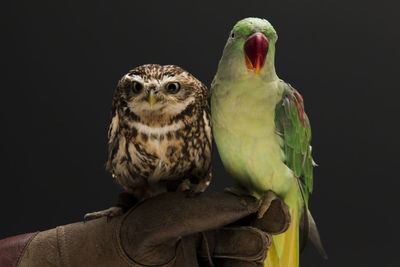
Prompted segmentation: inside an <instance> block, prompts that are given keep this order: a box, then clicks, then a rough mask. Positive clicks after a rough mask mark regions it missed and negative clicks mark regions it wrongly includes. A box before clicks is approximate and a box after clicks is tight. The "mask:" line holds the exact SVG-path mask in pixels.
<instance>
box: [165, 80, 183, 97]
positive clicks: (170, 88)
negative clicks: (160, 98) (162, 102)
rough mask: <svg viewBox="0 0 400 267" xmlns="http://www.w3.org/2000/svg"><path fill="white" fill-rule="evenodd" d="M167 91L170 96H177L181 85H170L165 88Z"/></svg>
mask: <svg viewBox="0 0 400 267" xmlns="http://www.w3.org/2000/svg"><path fill="white" fill-rule="evenodd" d="M165 89H166V90H167V92H168V93H170V94H176V93H178V92H179V90H180V89H181V85H180V84H179V83H176V82H175V83H168V84H167V85H166V86H165Z"/></svg>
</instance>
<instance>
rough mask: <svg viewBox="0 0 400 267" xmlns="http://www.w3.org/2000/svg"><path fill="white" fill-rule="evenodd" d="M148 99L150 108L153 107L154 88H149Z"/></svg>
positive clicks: (154, 98) (154, 100)
mask: <svg viewBox="0 0 400 267" xmlns="http://www.w3.org/2000/svg"><path fill="white" fill-rule="evenodd" d="M148 101H149V105H150V108H153V106H154V104H155V103H156V96H155V94H154V90H150V94H149V99H148Z"/></svg>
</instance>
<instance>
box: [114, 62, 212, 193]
mask: <svg viewBox="0 0 400 267" xmlns="http://www.w3.org/2000/svg"><path fill="white" fill-rule="evenodd" d="M111 116H112V119H111V124H110V128H109V134H108V138H109V142H108V161H107V170H109V171H110V172H111V173H112V176H113V177H114V178H115V179H116V180H117V182H118V183H119V184H120V185H121V186H122V187H123V188H124V189H125V190H126V191H127V192H128V193H130V194H132V195H133V196H135V198H137V199H144V198H147V197H151V196H154V195H157V194H160V193H162V192H166V191H186V190H190V191H192V192H202V191H204V190H205V189H206V187H207V186H208V185H209V183H210V179H211V146H212V141H211V126H210V107H209V94H208V90H207V88H206V86H205V85H204V84H202V83H201V82H200V81H199V80H197V79H196V78H195V77H193V76H192V75H191V74H190V73H189V72H187V71H185V70H183V69H182V68H180V67H178V66H174V65H166V66H161V65H156V64H149V65H143V66H140V67H137V68H135V69H133V70H131V71H129V72H128V73H127V74H126V75H125V76H123V77H122V79H121V80H120V81H119V82H118V85H117V89H116V91H115V95H114V98H113V103H112V111H111Z"/></svg>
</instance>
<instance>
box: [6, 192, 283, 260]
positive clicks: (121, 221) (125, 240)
mask: <svg viewBox="0 0 400 267" xmlns="http://www.w3.org/2000/svg"><path fill="white" fill-rule="evenodd" d="M259 205H260V202H259V201H257V200H255V199H254V198H251V197H248V198H246V197H238V196H235V195H232V194H228V193H203V194H199V195H197V196H194V197H187V196H186V195H185V194H184V193H182V192H180V193H166V194H162V195H159V196H156V197H154V198H151V199H147V200H145V201H143V202H140V203H138V204H137V205H136V206H134V207H133V208H132V209H130V210H129V211H128V212H126V213H125V214H124V215H123V216H117V217H114V218H112V219H111V220H110V221H109V222H107V219H106V218H100V219H96V220H91V221H88V222H86V223H82V222H81V223H74V224H70V225H66V226H59V227H57V228H55V229H51V230H48V231H44V232H40V233H39V234H37V235H36V236H35V237H34V238H33V239H32V240H31V241H30V243H29V244H28V245H27V246H26V247H25V249H24V250H23V252H22V253H21V254H22V256H21V257H20V259H19V264H18V266H30V267H34V266H43V267H45V266H179V267H181V266H182V267H184V266H190V267H195V266H200V267H201V266H231V267H239V266H240V267H245V266H262V262H263V261H264V259H265V257H266V255H267V251H268V247H269V245H270V243H271V236H270V234H269V233H268V232H269V231H271V230H272V231H271V233H276V232H281V231H284V230H285V228H287V222H288V221H289V220H290V218H289V217H287V216H286V215H285V214H288V213H287V211H285V210H286V209H287V207H286V205H285V204H283V202H281V201H280V200H276V201H275V200H274V201H273V202H272V204H271V208H270V211H271V212H273V213H274V214H275V215H276V214H278V215H277V216H276V218H268V215H271V214H272V213H269V211H267V212H266V214H265V216H264V217H263V218H262V219H260V220H257V219H256V216H255V215H254V214H255V213H256V212H257V210H258V208H259ZM273 209H276V210H275V211H274V210H273ZM275 215H274V216H275ZM243 223H246V225H244V224H243ZM0 255H1V253H0ZM5 267H6V266H5Z"/></svg>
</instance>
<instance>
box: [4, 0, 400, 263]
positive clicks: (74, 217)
mask: <svg viewBox="0 0 400 267" xmlns="http://www.w3.org/2000/svg"><path fill="white" fill-rule="evenodd" d="M3 5H4V4H2V7H1V9H0V10H1V11H0V15H1V16H0V17H1V27H2V29H1V50H0V51H1V54H2V55H1V67H2V71H1V80H0V82H1V97H0V101H1V102H0V116H1V117H0V118H1V131H0V140H1V161H0V168H1V182H0V208H1V213H0V214H1V215H0V218H1V228H0V238H3V237H6V236H10V235H14V234H18V233H23V232H31V231H36V230H44V229H48V228H52V227H55V226H57V225H62V224H67V223H71V222H75V221H79V220H81V219H82V218H83V215H84V214H85V213H86V212H90V211H95V210H100V209H104V208H107V207H109V206H111V205H112V204H114V202H115V199H116V195H117V193H118V192H119V191H120V188H119V186H118V185H117V184H116V183H115V182H113V180H112V178H111V177H110V175H109V174H108V173H106V172H105V170H104V166H105V164H104V163H105V160H106V142H107V140H106V132H107V127H108V122H109V110H110V106H111V99H112V95H113V91H114V88H115V85H116V83H117V81H118V79H119V78H120V77H121V76H122V75H123V74H125V73H126V72H127V71H128V70H129V69H131V68H133V67H135V66H138V65H141V64H145V63H160V64H176V65H180V66H182V67H184V68H185V69H187V70H188V71H190V72H191V73H193V74H194V75H195V76H196V77H198V78H199V79H200V80H202V81H203V82H204V83H205V84H207V85H210V83H211V80H212V78H213V75H214V74H215V71H216V67H217V63H218V60H219V58H220V56H221V53H222V49H223V47H224V44H225V41H226V39H227V37H228V34H229V31H230V29H231V28H232V26H233V25H234V24H235V22H236V21H237V20H239V19H241V18H244V17H248V16H258V17H263V18H267V19H268V20H269V21H270V22H271V23H272V24H273V25H274V26H275V29H276V30H277V32H278V35H279V41H278V43H277V54H276V67H277V72H278V75H279V76H280V78H282V79H284V80H286V81H288V82H290V83H291V84H292V85H293V86H294V87H295V88H297V89H298V90H299V91H300V92H301V94H302V95H303V96H304V98H305V103H306V111H307V113H308V114H309V118H310V121H311V125H312V128H313V142H312V145H313V155H314V158H315V160H316V161H317V162H318V163H319V167H318V168H316V169H315V185H314V194H313V195H312V198H311V204H310V207H311V211H312V213H313V215H314V218H315V219H316V221H317V223H318V225H319V229H320V232H321V236H322V238H323V241H324V244H325V246H326V249H327V251H328V254H329V257H330V259H329V260H328V261H324V260H322V259H321V258H320V257H319V255H318V254H317V253H316V250H315V249H314V248H313V247H312V246H308V247H307V248H306V250H305V252H304V253H303V255H302V258H301V259H302V260H301V261H302V265H303V266H395V265H397V264H398V262H397V261H395V259H396V258H397V257H396V256H397V254H398V251H397V250H398V248H399V247H398V238H399V231H398V220H397V217H398V216H397V215H396V214H397V212H396V210H397V209H398V207H397V206H398V203H399V200H398V196H399V185H400V182H399V174H398V166H399V152H398V151H399V149H400V146H399V138H398V136H399V133H398V123H399V120H398V117H399V116H398V115H399V110H398V105H397V103H398V101H399V86H398V83H397V79H398V76H399V67H398V62H399V45H400V42H399V30H398V27H399V22H398V21H397V19H396V15H397V13H398V10H399V9H398V6H395V5H394V1H385V0H381V1H338V0H337V1H321V0H313V1H311V0H303V1H294V0H292V1H289V0H280V1H225V2H223V1H209V2H207V1H198V2H189V1H185V2H183V1H182V2H173V1H159V2H155V1H79V3H73V2H71V1H64V2H63V3H61V2H59V1H14V2H13V3H12V4H9V6H3ZM213 169H214V179H213V181H212V187H211V190H222V189H223V187H225V186H226V185H228V184H229V177H228V176H227V175H226V173H224V171H223V167H222V164H221V162H220V160H219V159H218V156H217V151H214V167H213Z"/></svg>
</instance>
